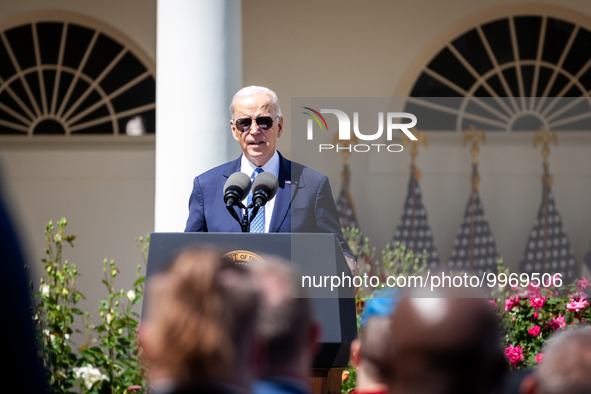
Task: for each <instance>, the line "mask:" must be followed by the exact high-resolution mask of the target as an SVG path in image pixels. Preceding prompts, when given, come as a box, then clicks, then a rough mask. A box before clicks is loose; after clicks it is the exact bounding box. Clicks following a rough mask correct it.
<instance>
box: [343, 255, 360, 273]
mask: <svg viewBox="0 0 591 394" xmlns="http://www.w3.org/2000/svg"><path fill="white" fill-rule="evenodd" d="M345 260H347V265H348V266H349V269H350V270H351V275H353V276H357V275H359V265H358V264H357V261H355V259H354V258H352V257H349V256H345Z"/></svg>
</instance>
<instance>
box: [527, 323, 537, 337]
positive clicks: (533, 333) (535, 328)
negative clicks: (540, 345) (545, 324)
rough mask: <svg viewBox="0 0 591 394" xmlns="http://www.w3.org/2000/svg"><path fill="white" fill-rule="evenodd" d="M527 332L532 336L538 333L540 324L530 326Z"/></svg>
mask: <svg viewBox="0 0 591 394" xmlns="http://www.w3.org/2000/svg"><path fill="white" fill-rule="evenodd" d="M527 333H528V334H529V335H533V336H534V337H535V336H538V335H540V326H538V325H535V326H533V327H532V328H530V329H529V330H527Z"/></svg>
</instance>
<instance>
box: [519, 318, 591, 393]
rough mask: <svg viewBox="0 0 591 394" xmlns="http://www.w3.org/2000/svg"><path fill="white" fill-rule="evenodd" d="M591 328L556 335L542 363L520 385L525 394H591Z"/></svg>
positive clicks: (576, 329) (544, 351)
mask: <svg viewBox="0 0 591 394" xmlns="http://www.w3.org/2000/svg"><path fill="white" fill-rule="evenodd" d="M590 328H591V327H589V326H585V327H579V328H575V329H573V330H569V331H563V332H559V333H557V334H555V335H553V336H552V337H550V340H549V342H548V345H547V347H546V348H545V349H544V350H543V353H544V360H543V361H542V362H541V364H540V365H539V366H538V367H537V368H536V370H535V371H534V372H533V373H532V374H531V375H529V376H527V377H526V378H525V379H524V381H523V382H522V384H521V388H520V391H521V392H522V393H524V394H591V330H590Z"/></svg>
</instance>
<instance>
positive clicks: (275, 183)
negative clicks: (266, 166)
mask: <svg viewBox="0 0 591 394" xmlns="http://www.w3.org/2000/svg"><path fill="white" fill-rule="evenodd" d="M277 189H279V180H277V177H276V176H275V175H273V174H271V173H270V172H261V173H260V174H259V175H257V177H256V178H255V180H254V182H253V184H252V203H253V206H255V207H262V206H263V205H265V204H266V203H267V201H269V200H270V199H272V198H273V197H275V194H276V193H277Z"/></svg>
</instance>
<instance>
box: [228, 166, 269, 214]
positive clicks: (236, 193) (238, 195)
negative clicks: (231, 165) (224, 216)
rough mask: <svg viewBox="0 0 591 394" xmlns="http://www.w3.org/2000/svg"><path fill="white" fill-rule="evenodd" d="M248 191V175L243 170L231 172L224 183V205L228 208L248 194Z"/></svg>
mask: <svg viewBox="0 0 591 394" xmlns="http://www.w3.org/2000/svg"><path fill="white" fill-rule="evenodd" d="M261 175H262V174H261ZM257 178H258V177H257ZM248 192H250V178H249V177H248V175H246V174H245V173H243V172H235V173H233V174H232V175H230V177H229V178H228V180H227V181H226V184H225V185H224V202H225V203H226V206H227V207H228V208H229V207H232V206H234V205H237V204H239V203H240V201H242V200H243V199H244V197H245V196H247V195H248Z"/></svg>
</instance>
